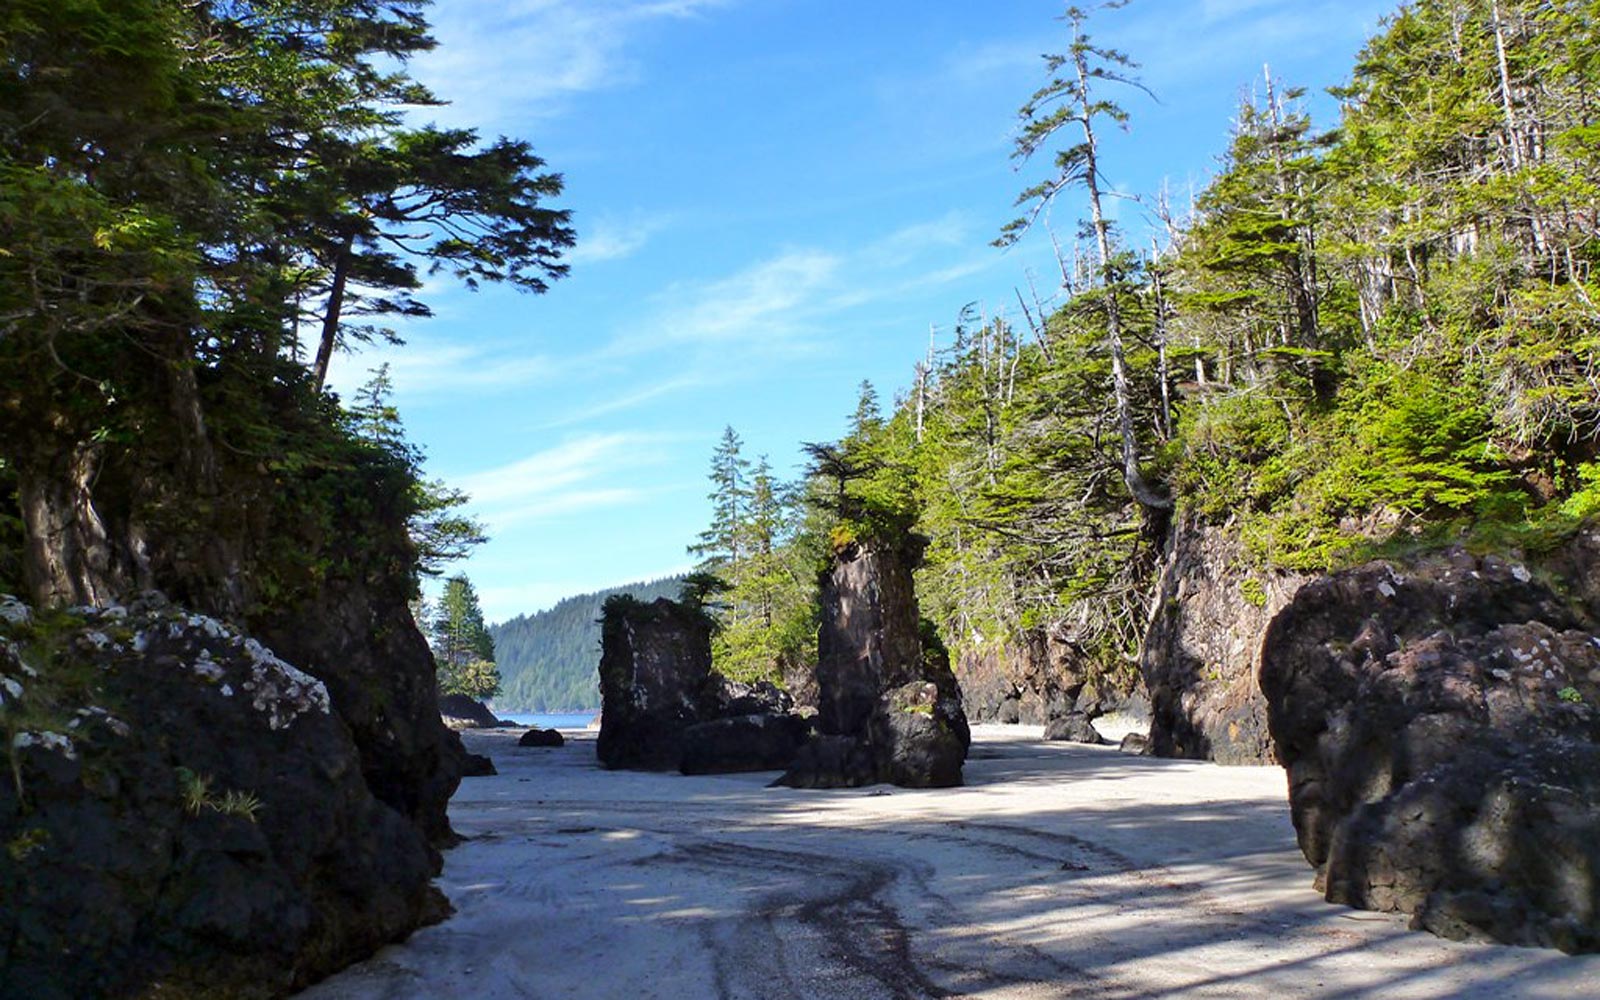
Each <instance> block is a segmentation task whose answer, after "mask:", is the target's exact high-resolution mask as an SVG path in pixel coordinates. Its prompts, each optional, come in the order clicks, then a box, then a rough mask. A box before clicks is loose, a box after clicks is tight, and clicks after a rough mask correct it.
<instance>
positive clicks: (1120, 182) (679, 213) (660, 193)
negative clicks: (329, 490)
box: [333, 0, 1394, 620]
mask: <svg viewBox="0 0 1600 1000" xmlns="http://www.w3.org/2000/svg"><path fill="white" fill-rule="evenodd" d="M1063 6H1064V5H1063V4H1062V3H1059V2H1056V0H982V2H979V0H855V2H848V3H847V2H844V0H496V2H492V3H491V2H488V0H443V2H440V3H439V4H438V5H437V6H436V7H435V9H434V10H433V12H432V21H433V23H434V26H435V34H436V36H437V38H438V39H439V42H440V47H439V50H438V51H436V52H434V53H430V54H429V55H427V56H426V57H424V58H422V59H419V60H417V61H416V62H415V63H414V64H413V67H412V69H413V72H414V75H416V76H417V77H418V78H420V79H422V80H423V81H424V82H426V83H428V84H430V85H431V86H433V87H434V89H435V90H436V91H437V92H438V93H439V95H440V96H441V97H444V98H446V99H448V100H450V101H451V102H452V103H451V105H450V106H449V107H447V108H443V109H438V110H437V112H436V113H434V114H433V115H431V117H435V118H437V119H438V120H440V121H441V122H443V123H446V124H451V125H470V126H474V127H477V128H478V129H480V131H481V132H482V133H483V134H485V135H487V136H492V135H495V134H507V135H513V136H517V137H519V138H525V139H528V140H529V141H531V142H532V143H533V145H534V147H535V149H536V150H537V152H538V153H539V154H540V155H541V156H543V157H544V158H545V159H546V160H547V161H548V163H549V165H550V167H551V169H553V170H556V171H559V172H561V173H562V174H564V175H565V178H566V183H567V191H566V194H565V195H564V196H563V197H562V198H561V199H560V202H559V204H560V205H561V207H566V208H570V209H572V210H573V213H574V222H575V226H576V228H577V230H578V234H579V245H578V248H577V250H576V252H574V253H573V254H572V256H571V258H570V260H571V263H572V274H571V276H570V277H569V278H567V279H565V280H563V281H560V282H557V283H556V284H555V285H554V286H553V288H552V290H551V291H550V292H549V293H548V294H546V295H542V296H529V295H522V294H518V293H516V292H512V291H508V290H503V289H490V290H488V291H484V292H479V293H476V294H474V293H468V292H465V291H462V290H458V289H454V288H451V287H450V286H448V285H447V284H444V283H440V284H438V285H437V286H430V288H429V294H428V295H426V296H425V299H426V301H428V302H430V304H432V305H433V306H434V309H435V313H436V316H435V317H434V318H433V319H431V320H428V321H425V322H421V323H416V324H412V325H410V326H407V327H405V328H404V329H403V330H402V331H401V332H402V334H403V336H404V337H405V338H406V341H407V343H406V345H405V346H404V347H401V348H381V349H377V348H373V349H368V350H365V351H363V352H361V353H359V354H346V355H342V356H340V357H338V358H337V359H335V362H334V372H333V382H334V385H335V386H336V387H337V388H339V389H341V391H344V392H346V393H348V392H349V391H350V390H351V389H352V388H353V387H355V386H356V385H359V384H360V383H361V382H362V381H364V380H365V378H366V377H367V372H368V370H369V369H371V368H372V367H374V366H375V365H377V364H379V363H382V362H388V363H389V364H390V365H391V374H392V375H393V377H394V379H395V383H396V394H395V402H396V403H397V405H398V406H399V407H400V410H401V413H402V414H403V416H404V418H405V422H406V426H407V429H408V431H409V432H410V435H411V437H412V438H413V439H414V440H415V441H416V442H417V443H418V444H419V445H421V446H422V447H423V448H424V449H425V451H426V453H427V456H428V471H429V473H430V475H433V476H437V477H442V478H444V479H446V480H448V481H449V482H450V483H451V484H453V485H456V486H460V487H462V488H464V489H466V490H467V491H468V492H470V493H471V494H472V495H473V498H474V500H473V504H472V507H471V510H472V511H473V513H475V514H476V515H477V516H478V517H480V518H481V519H482V520H483V521H484V522H486V524H487V525H488V527H489V530H490V533H491V535H492V541H491V542H490V543H489V544H487V545H485V546H482V547H481V548H480V549H479V550H478V551H477V552H476V553H475V554H474V555H473V556H472V557H471V559H470V560H468V561H467V562H465V563H463V564H461V566H460V568H461V570H462V571H464V572H466V573H467V574H468V575H469V576H470V577H471V578H472V579H473V582H474V584H475V585H476V587H477V589H478V592H479V594H480V597H481V599H482V601H483V605H484V610H485V613H486V614H487V616H488V617H489V618H490V619H491V620H503V619H505V618H508V617H511V616H513V615H516V614H518V613H523V612H531V611H534V610H537V609H539V608H542V607H547V606H549V605H550V604H552V603H554V602H555V601H556V600H558V599H560V598H561V597H564V596H566V595H569V594H573V593H578V592H582V591H587V590H594V589H598V588H601V587H605V586H609V585H613V584H617V583H624V582H628V581H631V580H636V579H643V578H648V577H654V576H660V575H664V574H667V573H671V572H676V571H679V570H682V569H684V568H686V567H687V566H688V565H689V563H690V561H691V560H690V559H689V557H688V556H686V555H685V546H686V545H688V544H689V543H690V542H691V541H693V540H694V537H695V535H696V534H697V533H698V532H699V531H700V530H701V529H702V528H703V527H704V524H705V521H706V519H707V516H708V506H709V505H708V503H707V501H706V498H705V493H706V490H707V483H706V470H707V465H708V463H709V459H710V455H711V451H712V449H713V447H714V446H715V444H716V442H717V440H718V438H719V437H720V436H721V433H722V428H723V426H724V425H730V424H731V425H732V426H733V427H734V428H735V429H736V430H738V431H739V433H740V434H741V436H742V437H743V438H744V441H745V450H746V453H747V454H748V455H750V456H751V457H755V456H757V455H759V454H763V453H765V454H767V455H769V456H770V457H771V461H772V463H773V465H774V467H775V468H776V469H777V471H778V472H779V473H780V474H781V475H784V476H791V475H795V474H797V473H798V471H799V467H800V458H799V448H798V445H799V442H801V441H819V440H829V439H832V438H836V437H838V436H839V435H840V434H841V433H842V432H843V429H844V425H845V416H846V414H848V413H849V412H851V410H852V409H853V408H854V404H855V399H856V391H857V385H858V383H859V382H860V380H861V379H863V378H867V379H871V380H872V381H873V382H874V383H875V384H876V385H877V386H878V388H879V391H880V394H881V395H882V397H883V398H884V400H885V402H886V403H887V402H888V401H889V400H890V399H892V397H893V395H894V393H895V392H896V391H898V390H902V389H904V388H905V386H906V385H907V384H908V383H909V382H910V378H911V372H912V365H913V364H914V363H915V361H916V360H917V359H918V358H919V357H920V356H921V355H922V353H923V351H924V350H926V348H927V345H928V340H929V336H930V330H931V331H932V334H933V335H934V336H935V337H948V335H949V333H950V330H951V326H952V324H953V323H954V321H955V318H956V316H957V314H958V313H959V312H960V310H961V308H962V306H963V305H965V304H967V303H977V304H978V307H979V308H980V309H982V310H984V311H985V312H987V313H990V314H993V313H1001V312H1003V313H1008V314H1009V313H1011V312H1012V311H1014V310H1015V290H1016V289H1017V288H1024V289H1026V287H1027V284H1028V281H1029V276H1030V274H1031V275H1032V278H1033V280H1034V282H1035V283H1036V285H1037V287H1038V290H1039V292H1040V294H1041V295H1043V296H1046V297H1048V296H1050V295H1052V294H1053V293H1054V290H1055V288H1056V285H1057V283H1058V282H1057V281H1056V280H1053V277H1052V276H1053V274H1054V272H1055V265H1054V261H1053V255H1052V253H1051V252H1050V248H1049V243H1048V240H1047V239H1044V238H1043V237H1042V236H1041V237H1037V238H1032V239H1030V240H1029V241H1027V242H1025V243H1024V244H1023V245H1021V246H1019V247H1017V248H1015V249H1013V250H1011V251H1009V252H1002V251H999V250H995V249H993V248H991V247H990V246H989V241H990V240H992V239H993V238H994V236H995V234H996V232H997V231H998V229H999V227H1000V226H1001V225H1002V224H1004V223H1005V222H1006V221H1007V220H1009V219H1010V218H1012V217H1013V215H1014V214H1015V212H1014V210H1013V209H1012V208H1011V202H1012V200H1013V199H1014V197H1015V195H1016V193H1017V192H1018V191H1019V190H1021V188H1023V187H1025V186H1027V185H1028V184H1030V183H1032V182H1033V181H1035V180H1037V179H1038V178H1039V177H1041V176H1042V174H1043V171H1044V168H1045V164H1043V163H1041V164H1039V165H1038V166H1037V167H1036V168H1034V169H1031V170H1029V169H1024V171H1023V172H1022V173H1020V174H1019V173H1016V172H1014V171H1013V169H1012V163H1011V161H1010V160H1009V152H1010V143H1011V138H1012V134H1013V130H1014V125H1015V112H1016V108H1017V107H1018V105H1020V104H1021V103H1022V102H1023V101H1024V100H1025V99H1026V97H1027V96H1028V94H1030V93H1031V92H1032V91H1033V89H1034V88H1036V87H1037V86H1038V85H1040V84H1041V83H1042V82H1043V81H1044V76H1043V65H1042V62H1041V60H1040V58H1039V56H1040V54H1041V53H1045V52H1059V51H1062V50H1063V49H1064V48H1065V45H1066V37H1065V35H1064V31H1065V28H1064V26H1063V25H1062V24H1061V23H1060V22H1059V21H1057V20H1056V19H1055V18H1056V17H1057V15H1059V14H1060V12H1061V10H1062V9H1063ZM1393 6H1394V4H1393V3H1390V2H1376V0H1344V2H1320V0H1190V2H1177V0H1136V2H1135V3H1134V4H1132V5H1131V6H1129V7H1127V8H1125V9H1122V10H1118V11H1108V12H1103V13H1101V14H1099V15H1097V17H1096V19H1095V21H1094V22H1093V24H1092V28H1091V30H1092V33H1093V35H1094V37H1095V40H1096V41H1097V42H1099V43H1100V44H1103V45H1112V46H1115V47H1117V48H1120V49H1123V50H1124V51H1126V52H1127V53H1128V54H1129V55H1131V56H1132V57H1133V58H1135V59H1136V60H1138V61H1139V62H1140V63H1141V64H1142V70H1141V74H1142V77H1143V79H1144V81H1145V82H1146V83H1147V84H1148V85H1149V86H1150V88H1151V89H1152V90H1153V91H1154V92H1155V94H1156V96H1157V97H1158V98H1159V101H1160V103H1156V102H1155V101H1152V100H1151V99H1149V98H1148V97H1146V96H1144V95H1142V94H1139V93H1137V92H1134V91H1128V92H1125V93H1121V94H1119V95H1117V96H1118V98H1119V99H1120V100H1121V101H1122V102H1123V103H1124V105H1125V106H1126V107H1127V108H1128V110H1129V111H1130V112H1131V114H1132V116H1133V119H1132V123H1131V129H1130V131H1129V132H1128V133H1127V134H1126V135H1117V136H1115V137H1114V138H1113V139H1112V140H1110V141H1109V142H1108V144H1107V149H1106V163H1105V169H1106V172H1107V174H1108V175H1109V177H1110V178H1111V179H1112V180H1113V181H1114V182H1115V184H1116V186H1117V187H1118V188H1119V189H1120V190H1122V191H1124V192H1126V193H1128V194H1131V195H1140V196H1144V197H1147V198H1148V197H1150V196H1153V195H1154V194H1155V193H1156V192H1158V191H1160V190H1161V189H1162V187H1163V185H1165V186H1166V187H1167V188H1169V189H1170V191H1171V192H1172V197H1173V201H1174V202H1175V203H1176V204H1178V205H1180V206H1181V205H1183V204H1185V203H1187V201H1188V198H1189V193H1190V191H1191V189H1192V188H1194V189H1197V188H1198V187H1200V186H1203V184H1204V182H1205V179H1206V178H1207V177H1208V176H1209V175H1210V174H1211V172H1212V171H1213V170H1214V168H1215V164H1216V158H1217V156H1218V154H1220V153H1221V152H1222V151H1223V149H1224V148H1225V147H1226V144H1227V140H1228V133H1229V123H1230V121H1231V119H1232V116H1233V112H1234V109H1235V108H1236V107H1237V105H1238V102H1239V100H1240V97H1241V95H1243V94H1245V93H1247V92H1248V91H1249V90H1250V89H1251V88H1252V87H1256V88H1258V89H1259V87H1260V83H1259V81H1260V80H1261V76H1262V65H1263V64H1264V63H1270V64H1271V65H1272V69H1273V73H1274V75H1275V76H1277V77H1279V78H1281V79H1283V80H1285V81H1286V82H1288V83H1290V84H1295V85H1304V86H1307V87H1309V88H1311V90H1312V91H1313V97H1314V102H1313V110H1315V111H1317V112H1318V119H1319V121H1320V122H1322V123H1328V122H1331V120H1332V115H1331V101H1330V100H1328V99H1327V98H1326V97H1322V96H1320V94H1321V90H1322V89H1323V88H1325V87H1327V86H1330V85H1334V84H1337V83H1340V82H1342V81H1343V80H1344V78H1345V77H1346V75H1347V74H1348V70H1349V66H1350V63H1351V59H1352V56H1353V55H1354V54H1355V52H1356V51H1357V50H1358V49H1359V47H1360V45H1361V42H1362V41H1363V40H1364V39H1365V38H1366V37H1367V36H1368V35H1369V34H1370V33H1371V32H1372V31H1373V30H1374V29H1375V28H1376V26H1377V23H1378V20H1379V18H1380V17H1381V16H1382V15H1384V14H1386V13H1388V12H1389V11H1390V10H1391V9H1392V8H1393ZM1080 210H1081V208H1080V206H1078V205H1077V204H1075V203H1067V204H1061V205H1059V206H1058V207H1057V208H1056V209H1055V211H1054V215H1055V220H1054V228H1055V229H1057V230H1058V231H1059V232H1061V233H1063V234H1070V233H1072V232H1073V231H1074V230H1075V228H1076V222H1075V220H1076V218H1077V216H1078V214H1079V212H1080ZM1119 212H1120V215H1121V217H1122V219H1123V221H1124V222H1125V223H1126V224H1127V225H1128V226H1129V227H1130V228H1133V227H1138V226H1141V225H1143V223H1142V222H1141V219H1142V218H1143V217H1144V216H1145V214H1146V213H1145V210H1144V209H1142V208H1141V207H1140V206H1139V205H1138V204H1136V203H1133V202H1123V203H1121V205H1120V209H1119Z"/></svg>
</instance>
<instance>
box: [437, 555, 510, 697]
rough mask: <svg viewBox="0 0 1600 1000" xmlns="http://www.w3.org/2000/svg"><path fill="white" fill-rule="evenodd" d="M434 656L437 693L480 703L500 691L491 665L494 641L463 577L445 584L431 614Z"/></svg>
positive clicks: (468, 584)
mask: <svg viewBox="0 0 1600 1000" xmlns="http://www.w3.org/2000/svg"><path fill="white" fill-rule="evenodd" d="M431 632H432V639H433V656H434V661H435V662H436V663H437V664H438V668H439V690H440V691H441V692H443V693H444V694H464V695H466V696H468V697H469V698H476V699H479V700H483V699H487V698H492V697H494V695H495V692H497V691H498V690H499V689H500V674H499V671H498V670H496V669H495V664H494V639H493V637H491V636H490V634H489V629H488V626H487V625H485V624H484V621H483V609H482V608H480V607H479V605H478V595H477V592H476V591H474V590H473V588H472V581H470V580H468V579H467V578H466V576H464V575H458V576H453V577H451V578H450V579H449V580H446V581H445V585H444V593H442V594H441V595H440V596H439V603H438V605H437V606H436V608H435V611H434V619H433V624H432V629H431Z"/></svg>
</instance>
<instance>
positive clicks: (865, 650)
mask: <svg viewBox="0 0 1600 1000" xmlns="http://www.w3.org/2000/svg"><path fill="white" fill-rule="evenodd" d="M916 561H917V553H916V552H915V551H909V550H908V547H902V548H894V547H891V546H887V545H864V544H854V543H853V544H851V545H849V546H847V547H846V548H844V549H843V550H842V551H840V552H839V553H838V554H837V555H836V556H835V559H834V564H833V567H832V569H831V570H830V571H829V572H828V573H827V574H825V575H824V576H823V579H822V589H821V596H820V600H821V605H822V625H821V628H820V629H819V631H818V636H817V671H816V675H817V710H818V711H817V727H818V729H819V731H820V733H821V735H822V737H826V738H827V739H823V740H822V741H821V742H820V743H818V744H817V745H816V746H815V747H814V748H812V749H810V750H808V751H807V752H806V753H804V754H803V755H802V756H801V758H800V759H799V760H798V761H797V763H796V766H795V767H794V768H793V769H792V770H791V771H790V773H789V774H787V775H785V776H784V778H782V779H780V780H781V782H782V783H785V784H789V785H794V786H796V787H838V786H852V785H860V784H864V783H870V782H872V781H891V782H894V783H896V784H902V785H908V786H913V787H943V786H948V785H955V784H960V781H961V765H962V763H963V762H964V761H965V760H966V753H967V745H968V743H969V742H970V734H969V732H968V729H967V720H966V715H965V714H964V712H963V710H962V706H961V689H960V686H959V685H958V684H957V682H956V678H955V674H954V673H953V672H952V671H951V669H950V662H949V657H948V655H947V654H946V653H945V650H944V648H943V646H941V645H939V643H938V639H937V636H935V635H934V634H933V633H932V630H931V629H924V628H923V624H922V621H921V617H920V615H919V614H918V611H917V601H916V594H915V592H914V590H913V584H912V575H911V571H912V568H913V567H914V566H915V564H916ZM839 737H842V738H847V739H850V740H853V741H855V742H856V743H857V744H859V746H858V747H857V748H856V749H854V750H850V749H846V748H845V747H844V746H843V744H841V743H840V742H839V740H838V739H836V738H839ZM863 762H868V763H867V764H864V763H863ZM835 765H836V766H835ZM868 765H870V766H868ZM830 767H832V768H833V769H832V770H830Z"/></svg>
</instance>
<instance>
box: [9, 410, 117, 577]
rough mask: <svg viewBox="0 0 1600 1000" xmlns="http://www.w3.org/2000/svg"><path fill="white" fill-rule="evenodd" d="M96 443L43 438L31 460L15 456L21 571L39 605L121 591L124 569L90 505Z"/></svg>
mask: <svg viewBox="0 0 1600 1000" xmlns="http://www.w3.org/2000/svg"><path fill="white" fill-rule="evenodd" d="M102 453H103V449H102V446H100V445H97V444H92V443H86V442H77V443H74V444H72V445H70V446H67V447H65V448H52V447H50V445H49V444H46V445H45V447H44V448H42V449H40V450H39V451H36V452H35V454H34V456H33V457H34V458H36V459H37V460H36V461H25V462H19V463H18V464H17V467H16V472H17V499H18V502H19V503H20V505H21V507H22V524H23V532H24V539H25V541H24V548H23V573H24V575H25V577H26V583H27V586H28V589H29V591H30V592H31V595H30V596H31V597H32V598H33V601H34V603H35V604H36V605H37V606H39V607H62V606H67V605H77V604H93V605H103V604H108V603H110V602H112V601H113V600H115V599H116V598H117V597H119V596H121V595H123V594H125V593H127V590H128V586H129V584H128V580H129V577H128V573H127V570H126V566H125V560H124V559H123V558H121V556H120V554H119V553H118V550H117V547H116V545H115V544H114V543H113V542H112V540H111V534H110V532H108V531H107V530H106V526H105V522H104V521H103V520H102V519H101V517H100V513H99V512H98V511H97V510H96V509H95V505H94V497H93V494H92V489H93V485H94V481H95V477H96V475H97V473H98V472H99V469H100V461H101V458H102Z"/></svg>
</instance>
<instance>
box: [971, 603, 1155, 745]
mask: <svg viewBox="0 0 1600 1000" xmlns="http://www.w3.org/2000/svg"><path fill="white" fill-rule="evenodd" d="M956 678H957V680H959V681H960V684H961V699H962V704H963V706H964V707H965V709H966V711H967V715H968V717H969V718H971V719H973V720H974V721H977V722H1001V723H1018V722H1020V723H1024V724H1026V725H1034V726H1040V725H1049V724H1050V723H1051V722H1053V721H1054V720H1057V719H1066V718H1069V717H1076V716H1084V717H1086V718H1088V719H1089V720H1091V721H1093V720H1094V719H1098V718H1100V717H1101V716H1103V715H1109V714H1121V715H1127V716H1128V718H1129V721H1130V722H1132V723H1136V724H1139V725H1146V724H1148V723H1147V717H1148V714H1149V710H1148V706H1147V704H1146V700H1145V698H1144V693H1143V683H1142V682H1141V681H1140V679H1139V677H1138V676H1137V675H1131V676H1125V677H1121V678H1116V677H1107V676H1103V675H1101V674H1100V672H1099V671H1097V670H1096V669H1094V667H1093V665H1092V664H1091V663H1090V661H1089V658H1087V657H1085V656H1084V655H1083V652H1082V650H1081V649H1079V648H1078V647H1077V646H1076V645H1074V644H1073V642H1072V641H1071V640H1070V639H1069V638H1068V637H1067V633H1066V631H1065V629H1063V628H1062V627H1061V626H1059V625H1052V626H1042V627H1039V628H1034V629H1030V630H1028V631H1027V632H1025V633H1023V634H1022V636H1020V637H1019V638H1018V639H1017V640H1016V641H1015V642H1009V643H993V644H989V645H986V646H984V647H982V648H979V649H967V650H964V651H963V652H962V654H961V657H960V659H959V660H958V662H957V664H956Z"/></svg>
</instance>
